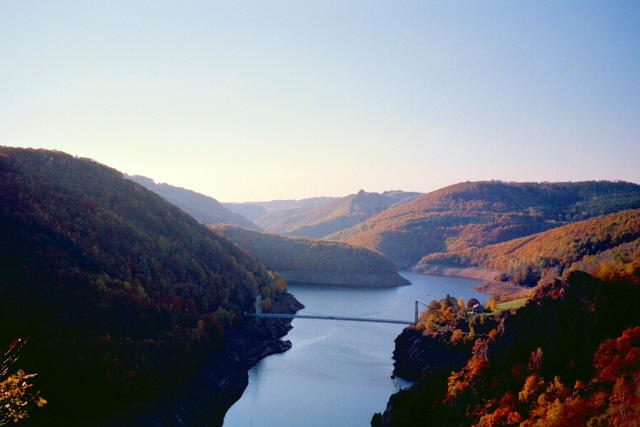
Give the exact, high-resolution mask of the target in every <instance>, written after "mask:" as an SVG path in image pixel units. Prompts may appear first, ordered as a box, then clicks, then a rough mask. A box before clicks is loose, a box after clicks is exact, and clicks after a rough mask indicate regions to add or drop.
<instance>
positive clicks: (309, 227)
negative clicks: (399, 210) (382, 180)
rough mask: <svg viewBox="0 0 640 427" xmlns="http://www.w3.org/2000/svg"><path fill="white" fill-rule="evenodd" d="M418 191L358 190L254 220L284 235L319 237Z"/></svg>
mask: <svg viewBox="0 0 640 427" xmlns="http://www.w3.org/2000/svg"><path fill="white" fill-rule="evenodd" d="M420 195H421V193H415V192H403V191H387V192H384V193H382V194H379V193H367V192H365V191H364V190H360V191H359V192H358V193H357V194H351V195H349V196H346V197H341V198H339V199H336V200H333V201H331V202H329V203H326V204H323V205H321V206H318V207H315V208H312V209H310V208H298V209H288V210H282V211H275V212H271V213H269V214H267V215H265V216H262V217H260V218H258V219H256V224H258V225H260V226H261V227H263V228H264V229H265V230H267V231H271V232H275V233H279V234H284V235H287V236H298V237H312V238H316V239H318V238H322V237H325V236H327V235H330V234H333V233H336V232H338V231H341V230H344V229H346V228H349V227H353V226H355V225H357V224H359V223H361V222H363V221H365V220H367V219H368V218H371V217H373V216H375V215H377V214H379V213H380V212H382V211H384V210H385V209H388V208H389V207H390V206H394V205H399V204H403V203H407V202H409V201H411V200H413V199H415V198H416V197H419V196H420Z"/></svg>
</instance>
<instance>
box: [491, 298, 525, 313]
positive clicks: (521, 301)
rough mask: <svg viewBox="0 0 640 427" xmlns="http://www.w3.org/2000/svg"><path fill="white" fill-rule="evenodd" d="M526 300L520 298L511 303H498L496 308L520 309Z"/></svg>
mask: <svg viewBox="0 0 640 427" xmlns="http://www.w3.org/2000/svg"><path fill="white" fill-rule="evenodd" d="M527 300H528V298H520V299H516V300H513V301H507V302H503V303H500V304H498V305H497V306H496V308H497V309H498V310H511V309H513V308H520V307H522V306H523V305H524V303H525V302H527Z"/></svg>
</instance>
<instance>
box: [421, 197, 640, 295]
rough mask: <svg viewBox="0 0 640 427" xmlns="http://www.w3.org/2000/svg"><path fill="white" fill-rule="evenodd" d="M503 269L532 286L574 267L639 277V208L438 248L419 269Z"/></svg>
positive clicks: (506, 274)
mask: <svg viewBox="0 0 640 427" xmlns="http://www.w3.org/2000/svg"><path fill="white" fill-rule="evenodd" d="M436 265H437V266H453V267H466V266H475V267H481V268H488V269H496V270H502V271H503V273H502V274H501V275H500V276H499V277H498V278H499V279H500V280H502V281H509V282H512V283H516V284H520V285H524V286H533V285H536V284H537V283H538V282H539V281H541V280H542V281H548V280H550V279H554V278H559V277H566V275H567V274H568V273H569V272H570V271H573V270H581V271H586V272H588V273H592V274H594V275H595V276H597V277H601V278H603V279H613V278H626V279H629V280H634V281H637V282H640V209H630V210H624V211H621V212H617V213H614V214H610V215H603V216H599V217H595V218H591V219H588V220H584V221H579V222H576V223H573V224H569V225H565V226H562V227H558V228H555V229H552V230H549V231H546V232H543V233H539V234H535V235H532V236H527V237H522V238H519V239H514V240H511V241H508V242H504V243H498V244H495V245H488V246H485V247H484V248H476V247H473V248H467V249H465V250H462V251H452V252H448V253H435V254H431V255H428V256H426V257H424V258H423V259H422V260H421V261H420V262H419V263H418V265H417V266H416V270H417V271H429V270H430V268H432V267H434V266H436Z"/></svg>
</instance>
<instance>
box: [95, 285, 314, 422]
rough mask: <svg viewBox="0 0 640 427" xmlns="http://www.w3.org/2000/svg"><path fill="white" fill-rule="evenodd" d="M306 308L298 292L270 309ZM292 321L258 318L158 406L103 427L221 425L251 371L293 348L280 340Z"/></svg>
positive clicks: (232, 334) (246, 323)
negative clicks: (261, 363)
mask: <svg viewBox="0 0 640 427" xmlns="http://www.w3.org/2000/svg"><path fill="white" fill-rule="evenodd" d="M303 308H304V305H302V304H301V303H300V302H299V301H298V300H297V299H296V298H295V297H294V296H293V295H291V294H289V293H285V294H282V295H280V296H278V297H277V298H276V299H274V300H273V305H272V306H271V308H270V310H269V312H272V313H287V314H294V313H296V312H297V311H298V310H301V309H303ZM291 328H292V326H291V320H290V319H265V320H262V321H261V322H260V324H258V323H257V322H256V321H255V320H254V319H253V318H251V319H246V320H244V321H243V322H242V324H241V326H240V327H238V328H237V329H235V330H233V331H231V332H230V333H229V335H228V336H227V337H226V338H225V343H224V346H223V348H222V349H221V350H220V351H218V352H216V353H214V354H212V355H211V358H210V359H209V361H208V362H207V363H205V364H204V365H202V366H200V367H199V368H198V369H197V370H196V371H195V372H194V374H193V375H191V377H190V378H185V380H184V381H183V382H182V384H177V385H176V386H175V388H174V389H172V390H171V391H170V392H167V393H165V394H163V395H162V396H160V398H159V399H157V400H156V401H155V402H154V403H153V404H151V405H149V406H147V407H145V408H140V409H138V410H136V411H131V412H128V413H126V414H121V415H119V416H118V417H117V418H114V419H112V420H109V421H108V422H106V423H104V424H102V427H116V426H139V425H153V426H162V427H174V426H176V427H178V426H205V427H220V426H222V424H223V420H224V416H225V414H226V412H227V411H228V409H229V408H230V407H231V406H232V405H233V404H234V403H235V402H236V401H237V400H238V399H240V397H241V396H242V394H243V393H244V391H245V389H246V388H247V385H248V383H249V374H248V372H249V370H250V369H251V368H252V367H253V366H254V365H255V364H256V363H258V362H259V361H261V360H262V359H264V358H265V357H268V356H271V355H274V354H278V353H282V352H285V351H287V350H289V349H290V348H291V342H290V341H289V340H282V339H281V338H282V337H283V336H285V335H287V333H288V332H289V331H290V330H291Z"/></svg>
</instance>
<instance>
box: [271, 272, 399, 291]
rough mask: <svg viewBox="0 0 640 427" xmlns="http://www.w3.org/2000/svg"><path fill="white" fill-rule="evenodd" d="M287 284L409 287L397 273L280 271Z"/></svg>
mask: <svg viewBox="0 0 640 427" xmlns="http://www.w3.org/2000/svg"><path fill="white" fill-rule="evenodd" d="M278 273H280V274H281V275H282V277H284V278H285V280H286V281H287V283H291V284H305V285H348V286H362V287H397V286H407V285H410V284H411V282H409V281H408V280H407V279H405V278H403V277H402V276H400V275H399V274H398V273H346V272H340V271H314V270H280V271H278Z"/></svg>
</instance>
